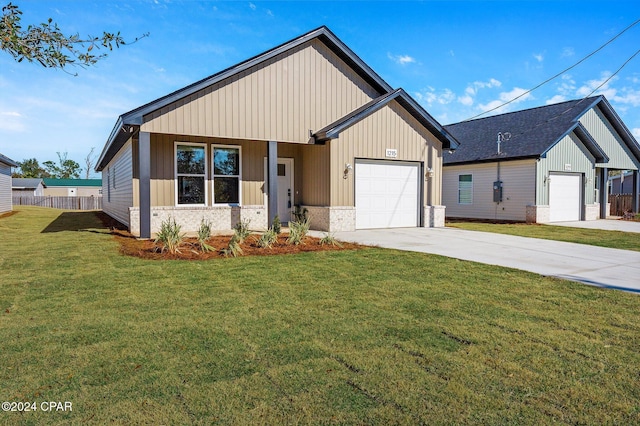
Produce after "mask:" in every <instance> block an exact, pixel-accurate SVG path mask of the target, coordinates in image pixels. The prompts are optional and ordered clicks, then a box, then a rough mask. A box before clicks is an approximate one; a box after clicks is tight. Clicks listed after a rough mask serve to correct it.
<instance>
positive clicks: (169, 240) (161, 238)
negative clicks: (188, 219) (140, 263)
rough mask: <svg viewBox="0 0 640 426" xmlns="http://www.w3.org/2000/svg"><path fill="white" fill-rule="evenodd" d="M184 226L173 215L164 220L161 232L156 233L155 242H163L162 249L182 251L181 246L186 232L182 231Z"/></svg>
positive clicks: (172, 252)
mask: <svg viewBox="0 0 640 426" xmlns="http://www.w3.org/2000/svg"><path fill="white" fill-rule="evenodd" d="M181 229H182V227H181V226H180V225H178V224H177V223H176V220H175V219H174V218H173V217H170V218H169V219H167V220H166V221H162V224H161V225H160V232H158V234H157V235H156V239H155V242H156V243H158V242H160V243H161V244H162V251H165V250H166V251H168V252H169V253H171V254H176V253H180V246H181V245H182V243H183V241H184V234H183V233H181V232H180V230H181Z"/></svg>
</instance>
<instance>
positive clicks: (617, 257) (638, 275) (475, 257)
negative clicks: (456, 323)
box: [335, 228, 640, 292]
mask: <svg viewBox="0 0 640 426" xmlns="http://www.w3.org/2000/svg"><path fill="white" fill-rule="evenodd" d="M335 238H336V239H338V240H341V241H352V242H357V243H360V244H366V245H374V246H379V247H385V248H393V249H398V250H407V251H416V252H422V253H432V254H439V255H442V256H448V257H453V258H457V259H464V260H470V261H474V262H480V263H486V264H490V265H500V266H507V267H510V268H516V269H522V270H524V271H530V272H535V273H538V274H541V275H545V276H553V277H558V278H564V279H568V280H573V281H578V282H581V283H585V284H590V285H594V286H599V287H606V288H614V289H620V290H627V291H632V292H640V252H634V251H628V250H618V249H609V248H602V247H595V246H588V245H583V244H574V243H564V242H560V241H550V240H541V239H536V238H525V237H515V236H511V235H501V234H493V233H488V232H476V231H465V230H462V229H455V228H398V229H375V230H360V231H355V232H337V233H335ZM639 238H640V236H639Z"/></svg>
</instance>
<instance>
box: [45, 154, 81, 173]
mask: <svg viewBox="0 0 640 426" xmlns="http://www.w3.org/2000/svg"><path fill="white" fill-rule="evenodd" d="M56 154H58V164H56V163H55V162H53V161H51V160H49V161H45V162H44V163H42V165H44V167H45V172H46V173H47V174H48V175H49V177H52V178H56V179H80V172H81V171H82V169H81V168H80V164H78V163H76V162H75V161H73V160H71V159H69V158H67V157H68V154H67V153H66V152H65V153H64V154H60V153H59V152H56ZM43 177H44V176H43Z"/></svg>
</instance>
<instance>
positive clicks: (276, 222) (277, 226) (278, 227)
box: [271, 215, 282, 235]
mask: <svg viewBox="0 0 640 426" xmlns="http://www.w3.org/2000/svg"><path fill="white" fill-rule="evenodd" d="M271 229H273V232H275V233H276V235H280V232H281V231H282V222H280V216H278V215H275V216H274V217H273V224H272V225H271Z"/></svg>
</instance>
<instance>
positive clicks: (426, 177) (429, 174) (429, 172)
mask: <svg viewBox="0 0 640 426" xmlns="http://www.w3.org/2000/svg"><path fill="white" fill-rule="evenodd" d="M434 175H435V172H434V171H433V169H432V168H431V167H427V172H426V173H425V174H424V180H429V179H431V178H433V176H434Z"/></svg>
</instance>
